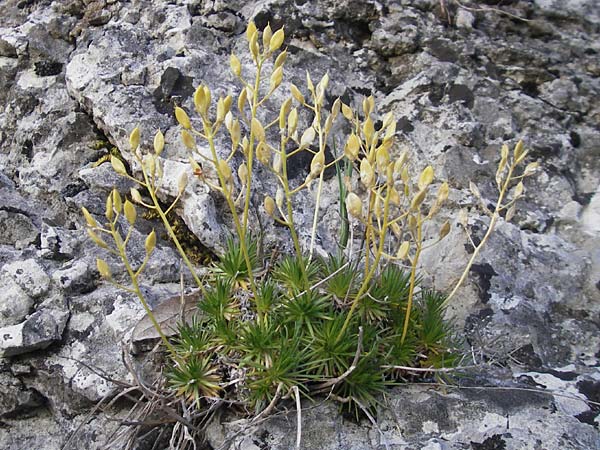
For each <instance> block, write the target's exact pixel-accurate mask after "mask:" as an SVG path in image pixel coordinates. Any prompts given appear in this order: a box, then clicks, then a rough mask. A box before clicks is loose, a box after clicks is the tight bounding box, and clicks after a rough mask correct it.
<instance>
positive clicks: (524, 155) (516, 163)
mask: <svg viewBox="0 0 600 450" xmlns="http://www.w3.org/2000/svg"><path fill="white" fill-rule="evenodd" d="M528 154H529V150H525V151H523V152H522V153H521V154H520V155H519V157H518V158H517V159H516V160H515V166H516V165H518V164H521V162H523V160H524V159H525V158H526V157H527V155H528Z"/></svg>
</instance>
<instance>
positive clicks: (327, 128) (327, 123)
mask: <svg viewBox="0 0 600 450" xmlns="http://www.w3.org/2000/svg"><path fill="white" fill-rule="evenodd" d="M332 126H333V116H332V115H331V114H329V116H327V120H326V121H325V126H324V127H323V128H324V129H325V134H329V132H330V131H331V127H332Z"/></svg>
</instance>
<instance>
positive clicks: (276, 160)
mask: <svg viewBox="0 0 600 450" xmlns="http://www.w3.org/2000/svg"><path fill="white" fill-rule="evenodd" d="M282 166H283V162H282V161H281V153H279V152H275V155H274V156H273V170H274V171H275V173H281V167H282Z"/></svg>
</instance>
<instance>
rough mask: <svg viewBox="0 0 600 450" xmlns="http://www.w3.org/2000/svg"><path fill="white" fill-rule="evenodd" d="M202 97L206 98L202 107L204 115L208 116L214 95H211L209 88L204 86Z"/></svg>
mask: <svg viewBox="0 0 600 450" xmlns="http://www.w3.org/2000/svg"><path fill="white" fill-rule="evenodd" d="M202 95H203V98H204V103H203V105H202V107H203V110H204V113H205V114H206V112H207V111H208V107H209V106H210V103H211V102H212V95H211V94H210V89H209V88H208V86H202Z"/></svg>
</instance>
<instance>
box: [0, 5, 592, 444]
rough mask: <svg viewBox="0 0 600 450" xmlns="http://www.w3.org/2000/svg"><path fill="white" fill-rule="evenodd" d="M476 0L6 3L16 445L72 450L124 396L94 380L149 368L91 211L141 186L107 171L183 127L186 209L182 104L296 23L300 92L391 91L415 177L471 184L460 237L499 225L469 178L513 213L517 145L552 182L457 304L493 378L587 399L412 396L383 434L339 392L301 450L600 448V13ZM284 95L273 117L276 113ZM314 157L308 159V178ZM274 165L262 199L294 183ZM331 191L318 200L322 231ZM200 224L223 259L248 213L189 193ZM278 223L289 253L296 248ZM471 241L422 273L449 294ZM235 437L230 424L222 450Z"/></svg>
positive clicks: (8, 388) (9, 413)
mask: <svg viewBox="0 0 600 450" xmlns="http://www.w3.org/2000/svg"><path fill="white" fill-rule="evenodd" d="M461 3H462V4H464V6H468V7H469V9H466V8H464V7H460V6H459V5H458V3H457V2H439V1H437V0H410V1H409V0H398V1H391V0H389V1H388V0H386V1H381V2H375V1H358V0H344V1H337V2H333V1H325V2H316V1H290V0H268V1H266V2H265V1H262V2H245V1H244V2H242V1H234V0H232V1H227V2H200V1H195V0H193V1H192V0H190V1H179V0H178V1H172V2H152V1H149V0H136V1H135V2H115V1H112V0H94V1H79V0H76V1H65V2H60V1H56V2H47V1H43V2H42V1H41V2H29V1H20V0H19V1H17V0H7V1H3V2H1V3H0V17H2V18H3V19H2V24H1V27H0V103H1V104H2V105H4V108H2V110H1V111H0V145H1V146H2V152H0V447H1V448H7V449H11V450H12V449H21V448H44V449H59V448H62V447H63V445H64V444H65V442H66V439H67V436H68V435H69V433H71V432H72V431H74V430H75V428H76V427H77V425H78V424H79V423H81V421H82V420H83V419H84V416H85V414H86V413H87V412H89V410H90V409H91V407H92V406H93V404H94V402H96V401H99V400H100V399H101V398H103V396H105V395H106V394H109V393H110V392H111V390H112V389H113V387H114V386H112V384H111V383H110V382H108V381H106V379H104V378H103V377H102V376H100V375H99V374H98V373H97V372H96V371H95V370H96V369H98V371H100V372H101V373H105V374H107V375H108V376H110V377H113V378H116V379H127V377H128V376H129V375H128V373H127V371H126V370H125V368H124V366H123V364H122V361H121V358H120V352H121V339H123V337H124V336H125V335H126V334H127V332H128V331H129V330H130V328H131V327H132V326H133V325H134V324H135V323H136V322H137V320H138V319H139V317H140V316H141V315H142V314H143V312H142V309H141V306H140V305H139V304H138V302H137V301H136V300H135V298H133V297H132V296H130V295H128V294H126V293H123V292H121V291H118V290H117V289H116V288H113V287H111V286H106V285H105V284H104V283H102V282H100V280H99V278H98V274H97V272H96V269H95V259H96V257H99V256H101V255H102V257H105V258H107V260H108V262H109V264H111V267H113V272H114V273H115V277H116V278H117V279H118V280H119V281H120V282H127V280H126V278H125V277H124V276H123V273H122V271H120V269H119V267H120V265H119V261H117V260H116V259H114V258H112V259H111V258H108V257H106V255H105V253H104V252H101V251H99V250H98V249H97V248H96V247H95V246H94V245H93V244H92V243H90V241H89V239H88V238H87V236H86V233H85V230H84V222H83V219H82V218H81V214H80V212H79V209H80V207H81V206H85V207H86V208H87V209H88V210H89V211H90V212H91V214H92V215H94V216H95V217H96V218H98V219H100V218H101V217H102V215H103V213H104V200H105V197H106V194H107V193H108V192H109V191H110V190H111V189H113V187H116V188H117V189H118V190H119V191H120V192H121V193H122V194H123V195H125V194H127V192H128V190H129V188H130V187H131V183H130V182H128V181H127V180H124V179H123V178H121V177H118V176H116V175H115V174H114V173H113V172H112V170H111V168H110V166H109V165H108V164H100V165H95V164H94V162H95V161H97V160H98V159H99V158H100V157H102V156H103V155H105V154H106V153H107V152H108V149H109V147H110V146H112V145H114V146H117V147H118V148H119V149H120V150H121V152H122V154H123V156H124V157H125V158H126V159H127V160H128V162H129V164H130V166H131V168H132V170H133V171H134V173H135V172H136V171H139V168H137V167H136V166H135V164H134V161H133V159H132V158H131V156H132V155H131V154H130V153H129V148H128V136H129V132H130V131H131V130H132V129H133V128H134V127H135V126H136V125H139V126H140V127H141V129H142V134H143V139H144V145H145V146H149V145H150V142H151V139H152V136H153V135H154V133H155V131H156V130H157V129H161V130H162V132H163V133H164V135H165V138H166V142H167V147H166V149H165V151H164V153H163V155H162V156H163V157H164V160H163V164H164V167H165V171H166V172H168V174H170V175H169V176H168V177H165V182H164V183H163V185H162V186H161V196H162V199H163V200H165V201H167V200H169V199H172V198H173V197H174V195H176V191H177V186H176V182H175V181H174V180H176V179H177V176H178V174H179V173H181V172H182V171H183V170H189V169H188V168H187V165H186V161H187V153H186V151H185V149H184V147H183V145H182V144H181V143H180V142H179V131H178V127H177V126H176V122H175V119H174V117H173V112H172V111H173V107H174V105H183V106H184V107H185V108H188V109H189V110H192V109H193V108H192V100H191V95H192V94H193V91H194V89H195V87H196V86H197V85H198V84H200V83H207V84H208V85H209V86H210V87H211V89H212V91H213V97H217V96H218V95H220V94H227V93H232V94H236V93H237V92H239V86H237V85H236V84H235V81H234V79H233V77H232V76H231V75H230V74H229V71H228V70H227V67H228V58H229V54H230V53H231V52H232V51H233V52H235V53H236V54H238V55H240V56H242V58H241V59H242V63H243V64H244V70H246V67H245V66H246V65H248V64H249V61H248V59H247V57H244V55H245V52H246V51H247V50H246V49H247V44H246V42H245V40H244V37H243V31H244V29H245V25H246V22H247V20H248V19H254V20H255V22H256V24H257V25H258V27H259V28H262V27H264V26H265V25H266V24H267V23H268V22H270V23H271V26H272V27H273V28H278V27H280V26H282V25H285V31H286V36H287V38H286V45H287V46H288V52H289V57H288V62H287V63H286V79H287V80H288V81H290V82H294V83H295V84H296V85H299V86H304V84H305V81H304V80H305V70H306V69H309V70H310V71H311V73H312V75H313V79H318V78H320V77H321V76H322V75H323V74H324V73H326V72H329V74H330V77H331V82H330V98H328V101H333V99H334V98H335V97H337V96H341V97H342V98H343V99H344V101H346V102H351V101H355V102H356V104H357V105H358V104H359V102H360V100H361V96H362V95H369V94H371V93H372V94H373V95H374V96H375V97H376V99H377V103H378V107H379V112H381V113H386V112H388V111H393V112H394V113H395V114H396V117H397V119H398V122H397V129H398V133H397V139H398V141H399V142H398V144H399V145H398V148H402V147H406V148H408V149H409V150H410V152H411V156H412V158H413V161H414V162H415V166H416V168H417V169H419V168H422V167H424V166H425V165H427V164H432V165H434V167H436V176H439V177H441V178H447V179H448V180H449V182H450V186H451V191H452V192H451V195H450V199H449V202H448V205H447V206H446V209H445V210H444V211H443V215H445V216H446V217H447V218H449V219H450V220H451V221H452V223H453V224H456V222H457V221H456V217H457V213H458V211H459V210H460V209H469V210H470V211H471V219H470V220H469V223H468V229H469V231H470V232H471V233H472V235H473V239H474V240H475V241H477V239H481V238H482V237H483V234H484V233H485V230H486V227H487V224H488V223H489V219H488V218H487V216H486V215H485V214H483V213H482V212H481V211H480V209H479V208H478V207H477V203H478V202H477V200H476V199H475V198H473V197H472V196H471V195H470V193H469V192H468V185H469V182H470V181H472V182H474V183H476V184H477V186H478V187H479V189H480V191H481V193H482V196H483V198H484V199H485V201H486V202H489V203H492V202H493V201H494V200H495V186H494V184H493V180H494V173H495V169H496V166H495V164H496V162H497V159H498V156H499V148H500V145H501V144H502V143H503V142H506V141H508V142H510V143H513V144H514V142H515V141H516V140H517V139H518V138H523V139H524V140H525V142H526V145H527V146H528V147H529V148H530V149H531V153H530V157H529V158H530V159H531V161H534V160H537V161H539V162H540V164H541V170H540V172H539V173H538V175H537V176H536V177H535V178H532V179H528V180H527V182H526V199H525V200H523V201H522V202H521V203H520V209H519V211H518V213H517V215H516V217H515V218H514V219H513V221H512V222H511V223H504V222H502V221H501V222H500V224H499V226H498V229H497V232H496V234H495V235H493V236H492V239H491V240H490V242H489V244H488V246H487V247H486V248H485V250H484V251H483V252H482V255H480V258H479V260H478V261H477V262H476V264H475V265H474V266H473V268H472V270H471V273H470V277H469V280H468V283H467V284H466V285H465V286H464V287H463V288H462V289H461V290H460V292H459V295H457V296H456V297H455V298H454V301H453V302H452V304H451V305H450V308H449V314H451V315H452V316H453V317H454V318H455V319H456V321H457V323H458V324H460V326H461V327H463V329H464V333H465V337H466V339H465V341H466V342H465V343H466V347H467V348H468V350H469V351H470V352H471V354H472V355H473V357H474V358H475V361H474V363H475V364H481V363H482V361H488V362H490V361H491V362H493V363H494V364H495V366H494V367H496V368H492V367H489V368H488V366H485V367H486V376H487V378H484V379H479V378H477V377H475V378H473V380H474V381H473V383H474V384H475V381H477V382H480V383H479V384H488V383H489V384H492V385H495V386H496V387H498V386H513V387H514V386H519V387H521V388H523V387H526V388H535V389H539V390H545V391H547V392H548V393H552V392H559V393H562V394H564V395H567V396H568V397H564V396H560V395H554V396H551V395H541V394H533V393H529V392H527V391H510V390H507V391H495V390H491V389H489V390H485V391H482V392H479V391H476V390H464V391H454V390H448V391H446V392H443V391H434V390H431V389H430V388H428V387H423V386H420V387H402V388H399V389H398V390H396V391H393V392H392V393H390V395H389V397H388V398H389V402H388V408H382V409H381V411H380V413H379V415H378V417H377V421H378V427H379V430H380V431H378V430H377V428H376V427H374V426H373V425H372V424H370V423H369V422H368V421H364V422H361V423H359V424H356V423H352V422H348V421H346V420H344V419H343V418H342V417H340V415H338V414H337V412H336V410H335V407H334V406H332V405H331V404H329V403H326V404H324V405H320V406H318V407H315V408H312V407H310V405H306V406H307V407H308V409H307V410H306V411H304V412H303V435H302V436H303V437H302V439H303V441H302V442H303V448H306V449H332V450H333V449H340V450H341V449H352V448H356V449H359V448H360V449H363V448H386V447H385V444H386V443H387V445H388V447H389V448H393V449H396V448H397V449H401V448H402V449H412V448H414V449H467V448H468V449H491V448H505V449H519V448H548V449H551V448H561V449H563V448H564V449H595V448H600V442H599V441H600V434H599V433H598V429H597V427H598V424H599V420H600V419H599V418H598V409H597V408H596V407H595V406H594V407H590V406H589V405H588V404H585V403H584V402H582V401H581V400H585V399H588V400H593V401H596V402H597V401H598V400H599V399H598V386H599V385H600V372H599V371H598V367H599V365H600V354H599V353H598V348H599V345H600V333H599V331H600V330H599V328H600V322H599V321H598V317H599V312H600V306H599V305H600V287H599V286H600V226H599V225H598V224H599V223H600V194H599V192H600V187H599V186H600V158H598V156H599V151H598V149H599V148H600V131H599V129H598V123H600V109H599V108H600V106H599V105H598V102H597V98H600V64H599V63H598V58H597V55H598V53H599V52H600V31H599V24H600V16H599V10H598V8H597V5H596V2H595V1H593V0H577V1H575V0H572V1H561V2H559V1H552V0H536V1H534V2H504V4H501V5H500V6H498V7H497V9H499V8H501V9H502V10H503V11H505V12H507V13H510V14H511V15H507V14H504V13H502V12H499V11H497V10H492V8H496V6H493V7H490V6H488V5H491V2H461ZM467 3H468V5H467ZM444 5H445V8H443V6H444ZM517 17H521V18H526V19H528V20H529V21H522V20H519V19H518V18H517ZM284 90H285V89H282V91H281V92H280V93H278V94H277V95H276V96H274V97H273V99H272V102H271V103H269V104H267V105H266V114H277V111H278V102H281V100H282V99H284V98H285V95H286V92H284ZM342 131H343V130H341V129H340V130H338V131H336V133H338V132H339V135H340V139H341V137H342ZM98 143H99V144H98ZM218 145H219V146H220V147H223V148H227V147H225V145H228V144H227V142H226V141H218ZM201 150H206V149H204V148H201ZM308 164H309V162H307V161H300V160H299V161H298V162H297V163H296V164H295V166H294V167H293V172H294V174H295V175H296V176H297V177H298V179H301V178H302V177H304V176H305V173H306V169H307V166H308ZM263 175H264V174H260V175H259V179H260V181H261V183H262V184H261V185H259V186H258V189H257V192H260V193H261V194H260V195H258V194H257V195H256V196H255V197H254V198H253V199H252V200H253V202H254V203H255V204H256V205H260V203H261V201H262V195H263V194H264V193H270V194H271V195H273V191H274V189H275V188H274V185H273V183H272V182H270V181H269V179H268V177H267V176H263ZM312 195H313V193H309V192H307V193H306V194H305V195H304V196H300V197H299V198H298V209H299V210H301V211H304V212H303V213H301V214H298V216H297V219H298V224H299V228H300V229H301V238H302V240H303V241H304V242H306V241H307V239H308V238H309V235H310V225H311V223H312V216H311V215H310V214H308V213H307V212H309V211H311V207H310V206H311V205H312V202H313V201H314V199H313V197H312ZM336 196H337V194H336V180H335V178H332V179H330V180H328V181H327V183H326V186H325V188H324V194H323V199H322V201H323V204H322V205H323V211H322V215H321V217H320V219H321V220H320V221H319V228H318V230H317V231H318V233H317V243H318V247H319V249H318V251H321V252H322V251H326V250H331V249H333V248H335V239H336V231H337V229H338V228H337V227H338V223H337V221H338V216H337V197H336ZM178 213H179V214H180V215H181V217H182V218H183V220H184V221H185V222H186V224H187V225H188V227H189V228H190V230H192V232H193V233H194V234H195V235H196V236H197V237H198V239H199V241H200V242H201V243H202V244H204V245H205V246H207V247H208V248H210V249H212V250H215V251H217V252H218V251H220V250H221V249H222V246H223V243H224V242H225V237H226V236H227V235H228V234H229V233H230V230H231V228H230V227H231V224H230V223H229V219H228V215H227V214H226V212H225V208H224V205H223V202H222V201H221V199H220V198H219V196H218V195H216V194H214V193H212V192H209V191H208V190H207V189H206V186H203V185H202V184H200V183H199V182H194V183H190V184H189V185H188V187H187V190H186V192H185V195H184V196H183V198H182V201H181V204H180V205H179V207H178ZM446 217H443V219H444V220H445V218H446ZM440 218H441V219H442V217H440ZM262 220H263V223H264V224H265V226H266V229H267V231H268V238H267V239H268V240H270V241H273V242H275V241H278V240H280V239H281V238H284V239H285V234H284V233H283V231H282V230H281V229H279V228H273V227H271V226H270V224H269V221H268V220H267V218H266V217H262ZM121 225H122V226H126V224H125V223H123V224H121ZM253 226H255V225H253ZM152 228H156V229H157V230H159V229H160V225H159V224H157V223H156V222H153V221H151V220H146V219H143V218H140V219H139V221H138V223H137V224H136V228H135V230H134V231H133V233H132V238H131V244H130V245H131V255H132V259H133V260H135V261H138V262H139V261H141V259H142V258H143V255H144V249H143V240H144V238H145V236H146V235H147V234H148V233H149V232H150V230H151V229H152ZM163 237H164V236H162V233H159V242H158V246H157V249H156V251H155V255H154V258H153V259H152V260H151V262H150V263H149V266H148V268H147V270H146V277H145V279H144V280H143V282H144V290H145V291H146V292H148V296H149V299H150V300H151V301H152V303H153V304H158V303H159V302H160V301H161V299H164V298H168V297H169V296H171V295H173V294H174V293H176V292H177V289H178V286H177V284H176V283H177V282H178V280H179V274H180V261H179V258H178V256H177V254H176V252H175V251H174V249H173V248H172V246H170V244H169V243H168V242H167V241H166V240H164V239H163ZM470 252H472V246H471V244H470V243H469V241H468V239H467V238H466V236H465V233H464V231H463V230H462V229H461V228H460V227H459V226H458V225H457V226H456V227H453V230H452V232H451V233H450V235H449V236H448V237H447V238H446V240H445V241H443V242H442V243H441V244H440V245H438V246H436V247H433V248H432V249H430V250H429V251H428V252H426V253H425V254H424V255H423V260H422V262H423V275H424V279H425V281H424V283H425V284H426V285H430V286H435V287H437V288H439V289H448V288H449V287H451V286H452V284H453V283H454V282H455V281H456V279H457V278H458V276H459V275H460V273H461V269H462V267H464V264H465V262H466V260H467V259H468V258H469V257H470ZM184 275H186V274H185V271H184ZM186 276H187V275H186ZM82 362H84V363H85V364H87V365H84V364H81V363H82ZM573 397H574V398H573ZM578 399H579V400H578ZM291 409H292V410H293V406H292V407H291ZM124 411H125V410H123V409H119V408H117V410H115V411H113V413H114V415H115V416H117V417H119V416H123V414H124ZM225 421H226V419H225V418H224V419H223V421H222V422H225ZM294 423H295V417H294V415H293V413H292V414H290V415H289V416H288V417H286V418H285V419H283V418H281V417H279V416H277V417H275V418H273V419H272V420H270V421H269V422H267V423H265V424H262V425H260V426H257V427H253V428H250V429H248V430H246V432H245V433H244V434H242V435H240V436H238V437H235V438H234V439H233V440H232V441H231V442H230V444H231V448H249V449H250V448H270V449H285V448H292V447H293V445H295V432H296V430H295V427H294V426H293V425H292V424H294ZM111 424H113V422H111V421H110V420H108V419H107V416H106V415H105V414H104V413H98V414H97V415H96V416H95V418H94V419H93V420H92V421H91V422H89V423H88V424H87V425H86V426H84V427H83V428H82V430H80V432H79V433H78V434H77V435H76V436H74V437H73V440H72V441H71V443H70V446H71V448H101V446H102V445H103V444H104V442H105V440H106V438H107V436H108V435H109V434H110V430H112V429H113V428H112V425H111ZM235 431H236V429H234V428H232V427H230V426H227V425H224V424H221V423H219V422H215V423H214V424H212V425H211V428H210V430H209V434H208V437H209V440H210V442H211V445H213V447H215V448H218V447H219V446H221V445H222V444H223V442H224V439H225V438H226V436H228V435H229V434H230V433H234V432H235ZM236 446H237V447H236ZM113 448H116V447H115V446H113ZM222 448H224V447H222Z"/></svg>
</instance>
